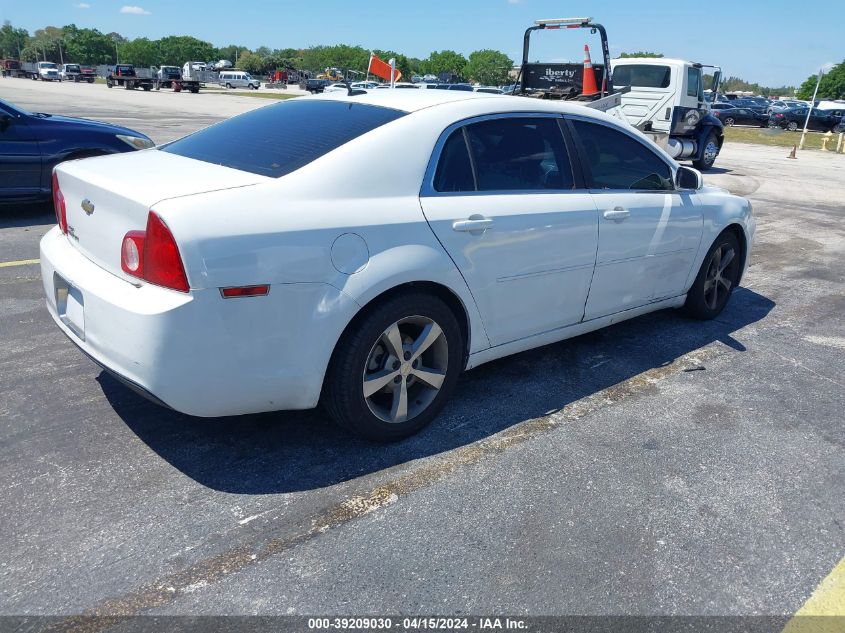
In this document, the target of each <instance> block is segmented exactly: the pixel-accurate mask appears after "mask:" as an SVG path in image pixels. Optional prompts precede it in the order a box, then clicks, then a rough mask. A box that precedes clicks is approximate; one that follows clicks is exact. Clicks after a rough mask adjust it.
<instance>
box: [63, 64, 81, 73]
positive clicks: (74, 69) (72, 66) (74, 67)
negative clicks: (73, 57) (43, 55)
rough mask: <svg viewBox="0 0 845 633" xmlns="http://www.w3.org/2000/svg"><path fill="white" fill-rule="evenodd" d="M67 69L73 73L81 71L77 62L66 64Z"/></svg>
mask: <svg viewBox="0 0 845 633" xmlns="http://www.w3.org/2000/svg"><path fill="white" fill-rule="evenodd" d="M65 69H66V70H67V71H68V72H71V73H78V72H79V66H77V65H76V64H66V65H65Z"/></svg>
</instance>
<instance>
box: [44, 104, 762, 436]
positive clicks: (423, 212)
mask: <svg viewBox="0 0 845 633" xmlns="http://www.w3.org/2000/svg"><path fill="white" fill-rule="evenodd" d="M562 119H563V120H567V121H568V122H569V123H570V125H560V122H561V120H562ZM315 130H319V142H314V131H315ZM576 148H577V149H576ZM127 174H146V175H148V176H149V177H148V178H146V179H144V180H143V183H141V182H138V183H137V184H136V185H134V186H133V185H132V182H131V180H130V181H127V178H126V175H127ZM54 181H55V188H54V197H55V200H56V207H57V214H58V215H57V217H58V218H59V223H60V225H59V226H57V227H54V228H53V229H51V230H50V231H49V232H48V233H47V234H46V235H45V236H44V238H43V239H42V241H41V256H40V261H41V277H42V280H43V283H44V289H45V292H46V296H47V306H48V310H49V313H50V314H51V315H52V317H53V319H54V321H55V322H56V324H57V326H58V327H59V328H60V329H61V330H62V331H63V332H64V333H65V334H66V335H67V336H68V337H69V338H70V340H71V341H72V342H73V343H74V344H76V345H77V346H78V347H80V348H81V349H82V350H84V351H85V353H86V354H88V355H89V356H90V357H91V358H93V359H94V360H95V361H96V362H97V363H99V364H100V365H102V366H103V367H105V368H106V369H107V371H109V372H111V373H113V374H114V375H116V376H118V377H119V379H120V380H122V381H124V382H125V383H126V384H128V385H131V386H132V388H133V389H135V390H137V391H139V392H141V393H145V394H147V395H148V396H150V397H151V398H152V399H154V400H155V401H156V402H159V403H164V404H166V405H167V406H169V407H171V408H173V409H176V410H177V411H182V412H184V413H187V414H191V415H197V416H223V415H234V414H243V413H254V412H261V411H271V410H278V409H304V408H310V407H314V406H315V405H317V403H318V402H319V401H321V400H322V402H323V403H324V405H325V407H326V409H327V411H328V412H329V413H330V414H331V416H332V417H333V418H334V419H335V420H337V421H338V422H339V423H340V424H342V425H344V426H346V427H348V428H350V429H352V430H353V431H355V432H357V433H359V434H361V435H364V436H366V437H369V438H372V439H376V440H384V441H386V440H396V439H399V438H402V437H406V436H408V435H410V434H412V433H415V432H416V431H418V430H420V429H421V428H422V427H424V426H425V425H426V424H428V423H429V422H431V421H432V420H433V419H434V418H435V417H436V416H437V414H438V413H439V412H440V410H441V409H442V407H443V406H444V405H445V403H446V401H447V400H448V398H449V396H450V395H451V393H452V392H453V391H454V389H455V387H456V383H457V379H458V375H459V374H460V373H461V372H462V371H463V370H464V369H465V368H472V367H475V366H478V365H480V364H482V363H485V362H488V361H491V360H494V359H496V358H500V357H503V356H507V355H509V354H514V353H517V352H520V351H523V350H526V349H530V348H533V347H537V346H540V345H546V344H548V343H551V342H554V341H559V340H562V339H565V338H569V337H572V336H577V335H580V334H583V333H585V332H588V331H592V330H596V329H598V328H601V327H604V326H606V325H610V324H611V323H616V322H619V321H622V320H624V319H628V318H631V317H635V316H638V315H641V314H644V313H647V312H652V311H654V310H660V309H664V308H681V307H682V308H684V310H685V311H686V313H687V314H689V315H692V316H694V317H697V318H702V319H711V318H714V317H716V316H717V315H719V314H720V313H721V312H722V310H723V309H724V307H725V305H726V304H727V303H728V300H729V298H730V295H731V291H732V290H733V289H734V288H736V286H737V284H738V283H739V282H740V279H741V277H742V274H743V271H744V270H745V268H746V266H747V262H748V253H749V249H750V247H751V244H752V239H753V235H754V227H755V221H754V218H753V216H752V212H751V206H750V204H749V203H748V201H746V200H745V199H743V198H741V197H737V196H733V195H731V194H730V193H728V192H726V191H724V190H722V189H718V188H715V187H712V188H711V187H703V184H702V177H701V174H700V173H699V172H697V171H696V170H694V169H691V168H689V167H683V166H679V165H678V164H677V163H676V162H675V161H673V160H672V159H671V158H670V157H669V155H668V154H666V152H664V151H663V150H662V149H660V148H658V147H657V146H656V145H655V144H653V143H651V142H650V141H649V140H648V139H647V138H646V137H645V136H644V135H642V134H641V133H640V132H638V131H637V130H635V129H634V128H632V127H631V126H629V125H626V124H624V123H622V122H620V121H619V120H617V119H615V118H613V117H610V116H608V115H606V114H604V113H602V112H599V111H596V110H593V109H590V108H585V107H583V106H580V105H576V104H570V103H566V102H563V101H551V100H528V99H525V98H520V97H500V98H496V99H492V98H490V97H489V96H488V95H483V94H476V93H472V92H459V91H454V92H453V91H437V90H432V91H417V92H416V93H410V92H407V91H402V90H374V91H372V92H369V93H364V94H359V95H356V96H349V95H344V94H342V93H334V94H329V95H322V96H318V97H310V98H309V97H305V98H300V99H292V100H289V101H284V102H281V103H277V104H274V105H270V106H267V107H263V108H258V109H255V110H252V111H250V112H247V113H245V114H242V115H239V116H236V117H234V118H231V119H228V120H226V121H223V122H221V123H218V124H217V125H213V126H211V127H208V128H205V129H203V130H200V131H199V132H196V133H194V134H192V135H190V136H187V137H185V138H183V139H180V140H177V141H174V142H172V143H169V144H167V145H165V146H163V147H162V148H160V149H157V150H150V151H145V152H137V153H135V154H133V155H129V156H123V157H104V158H97V159H92V160H87V161H73V162H69V163H64V164H62V165H59V166H58V167H57V168H56V170H55V179H54ZM95 183H96V184H95ZM326 183H331V186H329V187H327V186H326ZM95 208H96V210H94V209H95ZM89 209H90V210H91V211H90V212H89V211H88V210H89ZM233 213H235V215H233ZM233 217H236V219H237V221H233ZM70 226H72V227H73V229H74V231H73V237H70V238H69V235H68V234H66V233H67V232H69V227H70ZM82 306H84V308H83V307H82Z"/></svg>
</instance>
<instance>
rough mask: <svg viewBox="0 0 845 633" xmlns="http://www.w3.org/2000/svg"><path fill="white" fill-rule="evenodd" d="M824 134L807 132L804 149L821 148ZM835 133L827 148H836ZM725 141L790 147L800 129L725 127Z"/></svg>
mask: <svg viewBox="0 0 845 633" xmlns="http://www.w3.org/2000/svg"><path fill="white" fill-rule="evenodd" d="M824 136H825V135H824V134H823V133H821V132H807V136H806V138H805V139H804V149H821V148H822V139H823V138H824ZM836 137H837V135H836V134H833V135H831V137H830V141H829V142H828V144H827V148H828V149H829V150H835V149H836ZM725 141H726V142H730V141H733V142H735V143H756V144H758V145H774V146H777V147H792V146H793V145H798V143H800V142H801V131H800V130H798V131H796V132H790V131H789V130H781V129H773V130H770V129H769V128H753V127H736V126H734V127H726V128H725Z"/></svg>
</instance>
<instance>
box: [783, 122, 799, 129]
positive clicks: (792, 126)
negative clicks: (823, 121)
mask: <svg viewBox="0 0 845 633" xmlns="http://www.w3.org/2000/svg"><path fill="white" fill-rule="evenodd" d="M786 129H787V130H789V131H790V132H794V131H796V130H797V129H798V124H797V123H796V122H795V121H790V122H789V123H787V124H786Z"/></svg>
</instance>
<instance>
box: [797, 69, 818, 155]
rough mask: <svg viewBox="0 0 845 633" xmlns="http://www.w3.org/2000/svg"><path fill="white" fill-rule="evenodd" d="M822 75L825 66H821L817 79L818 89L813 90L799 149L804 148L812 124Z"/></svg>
mask: <svg viewBox="0 0 845 633" xmlns="http://www.w3.org/2000/svg"><path fill="white" fill-rule="evenodd" d="M822 75H824V68H819V76H818V78H817V79H816V89H815V90H813V98H812V99H810V107H809V109H808V110H807V118H806V119H804V131H803V132H801V142H800V143H798V149H804V137H805V136H807V126H808V125H809V124H810V115H811V114H812V113H813V108H814V107H815V106H816V95H817V94H818V93H819V84H820V83H821V82H822Z"/></svg>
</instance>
